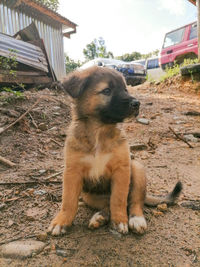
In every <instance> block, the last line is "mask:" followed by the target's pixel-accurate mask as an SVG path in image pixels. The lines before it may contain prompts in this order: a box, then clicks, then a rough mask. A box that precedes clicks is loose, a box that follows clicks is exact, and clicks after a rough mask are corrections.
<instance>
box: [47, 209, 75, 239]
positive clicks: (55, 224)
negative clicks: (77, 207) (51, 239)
mask: <svg viewBox="0 0 200 267" xmlns="http://www.w3.org/2000/svg"><path fill="white" fill-rule="evenodd" d="M69 226H70V225H69V223H68V220H67V216H66V214H64V213H63V212H62V211H60V212H59V213H58V215H57V216H56V217H55V218H54V219H53V220H52V222H51V224H50V226H49V228H48V230H47V233H49V234H52V235H55V236H58V235H61V234H65V233H66V230H67V227H69Z"/></svg>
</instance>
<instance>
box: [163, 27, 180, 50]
mask: <svg viewBox="0 0 200 267" xmlns="http://www.w3.org/2000/svg"><path fill="white" fill-rule="evenodd" d="M184 31H185V28H181V29H178V30H176V31H173V32H169V33H167V34H166V36H165V40H164V44H163V48H166V47H168V46H171V45H175V44H178V43H180V42H181V41H182V39H183V34H184Z"/></svg>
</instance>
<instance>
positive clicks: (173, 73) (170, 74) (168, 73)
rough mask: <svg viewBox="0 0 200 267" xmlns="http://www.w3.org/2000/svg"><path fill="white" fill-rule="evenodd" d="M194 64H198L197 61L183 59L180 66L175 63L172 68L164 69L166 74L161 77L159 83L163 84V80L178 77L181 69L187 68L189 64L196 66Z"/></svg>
mask: <svg viewBox="0 0 200 267" xmlns="http://www.w3.org/2000/svg"><path fill="white" fill-rule="evenodd" d="M196 63H198V59H184V62H183V63H182V64H181V65H179V64H176V63H175V64H174V66H173V67H171V68H166V70H165V72H166V73H165V74H164V75H163V76H161V78H160V81H161V82H164V81H165V80H167V79H169V78H171V77H174V76H176V75H178V74H179V73H180V68H181V67H184V66H188V65H191V64H196ZM191 75H192V74H191ZM192 78H193V77H192Z"/></svg>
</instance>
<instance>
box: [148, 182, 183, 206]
mask: <svg viewBox="0 0 200 267" xmlns="http://www.w3.org/2000/svg"><path fill="white" fill-rule="evenodd" d="M182 189H183V185H182V183H181V182H180V181H179V182H177V184H176V185H175V187H174V189H173V190H172V191H171V192H170V193H169V194H167V195H166V196H161V197H156V196H155V197H154V196H148V195H147V196H146V198H145V201H144V204H145V205H147V206H151V207H155V206H157V205H158V204H162V203H166V204H168V205H173V204H174V203H175V201H176V200H177V198H178V197H179V195H180V193H181V191H182Z"/></svg>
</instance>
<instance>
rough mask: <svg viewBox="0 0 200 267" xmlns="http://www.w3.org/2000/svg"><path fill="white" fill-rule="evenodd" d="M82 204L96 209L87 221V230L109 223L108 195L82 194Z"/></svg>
mask: <svg viewBox="0 0 200 267" xmlns="http://www.w3.org/2000/svg"><path fill="white" fill-rule="evenodd" d="M82 197H83V200H84V202H85V203H86V204H87V205H88V206H89V207H91V208H94V209H98V210H99V211H98V212H96V213H95V214H94V215H93V216H92V218H91V219H90V221H89V225H88V228H90V229H97V228H99V227H100V226H103V225H105V224H107V223H108V222H109V219H110V211H109V202H110V196H109V195H96V194H89V193H82Z"/></svg>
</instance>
